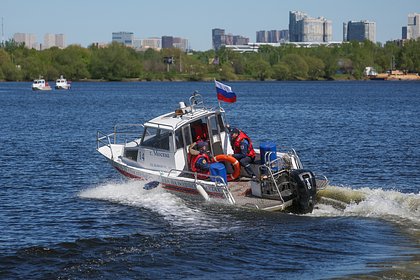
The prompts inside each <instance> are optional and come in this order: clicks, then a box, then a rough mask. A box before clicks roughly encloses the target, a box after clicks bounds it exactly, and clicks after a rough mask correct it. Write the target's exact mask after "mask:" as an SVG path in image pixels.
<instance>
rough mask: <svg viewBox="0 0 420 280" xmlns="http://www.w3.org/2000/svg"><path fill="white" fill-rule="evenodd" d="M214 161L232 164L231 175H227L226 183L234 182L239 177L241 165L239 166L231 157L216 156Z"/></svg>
mask: <svg viewBox="0 0 420 280" xmlns="http://www.w3.org/2000/svg"><path fill="white" fill-rule="evenodd" d="M214 160H215V161H217V162H218V161H226V162H229V163H230V164H232V166H233V174H228V176H227V178H228V181H232V180H235V179H236V178H238V177H239V175H240V174H241V165H240V164H239V161H238V160H237V159H236V158H234V157H233V156H228V155H223V154H222V155H217V156H215V157H214Z"/></svg>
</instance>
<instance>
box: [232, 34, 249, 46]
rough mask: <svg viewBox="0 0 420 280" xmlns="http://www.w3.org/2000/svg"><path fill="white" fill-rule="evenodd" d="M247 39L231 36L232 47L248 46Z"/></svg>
mask: <svg viewBox="0 0 420 280" xmlns="http://www.w3.org/2000/svg"><path fill="white" fill-rule="evenodd" d="M248 43H249V38H248V37H244V36H241V35H234V36H233V44H232V45H248Z"/></svg>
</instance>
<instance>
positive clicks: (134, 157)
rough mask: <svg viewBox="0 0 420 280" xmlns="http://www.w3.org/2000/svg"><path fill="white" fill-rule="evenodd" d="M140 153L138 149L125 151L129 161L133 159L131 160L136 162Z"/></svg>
mask: <svg viewBox="0 0 420 280" xmlns="http://www.w3.org/2000/svg"><path fill="white" fill-rule="evenodd" d="M138 151H139V150H138V149H132V150H129V149H125V150H124V157H126V158H128V159H131V160H134V161H137V154H138Z"/></svg>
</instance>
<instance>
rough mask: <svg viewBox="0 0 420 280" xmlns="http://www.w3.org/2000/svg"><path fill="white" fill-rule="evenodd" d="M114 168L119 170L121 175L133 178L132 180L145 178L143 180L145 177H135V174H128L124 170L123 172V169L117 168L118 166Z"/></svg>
mask: <svg viewBox="0 0 420 280" xmlns="http://www.w3.org/2000/svg"><path fill="white" fill-rule="evenodd" d="M114 168H115V169H117V170H118V172H120V173H121V174H122V175H124V176H125V177H128V178H131V179H139V180H144V178H143V177H140V176H136V175H133V174H131V173H128V172H127V171H124V170H122V169H121V168H118V167H116V166H114Z"/></svg>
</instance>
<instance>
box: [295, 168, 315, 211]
mask: <svg viewBox="0 0 420 280" xmlns="http://www.w3.org/2000/svg"><path fill="white" fill-rule="evenodd" d="M290 179H291V184H292V186H293V188H294V190H293V193H294V195H295V199H294V201H293V206H292V208H293V211H292V212H294V213H298V214H306V213H311V212H312V210H313V209H314V205H315V200H316V180H315V176H314V174H313V173H312V172H311V171H309V170H305V169H295V170H292V171H291V172H290Z"/></svg>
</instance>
